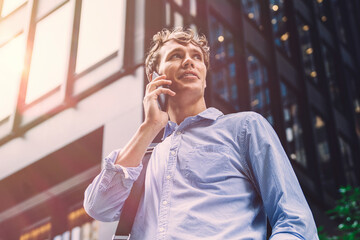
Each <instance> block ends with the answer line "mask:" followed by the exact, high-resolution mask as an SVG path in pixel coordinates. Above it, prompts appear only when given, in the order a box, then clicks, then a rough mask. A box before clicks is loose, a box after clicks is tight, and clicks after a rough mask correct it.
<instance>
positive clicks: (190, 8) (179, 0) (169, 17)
mask: <svg viewBox="0 0 360 240" xmlns="http://www.w3.org/2000/svg"><path fill="white" fill-rule="evenodd" d="M196 15H197V1H196V0H167V1H166V5H165V22H166V25H167V26H168V27H178V26H186V27H191V28H193V29H194V26H195V24H194V17H196ZM195 28H196V26H195Z"/></svg>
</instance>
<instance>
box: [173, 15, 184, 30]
mask: <svg viewBox="0 0 360 240" xmlns="http://www.w3.org/2000/svg"><path fill="white" fill-rule="evenodd" d="M179 26H184V17H183V16H182V15H181V14H180V13H178V12H175V13H174V27H179Z"/></svg>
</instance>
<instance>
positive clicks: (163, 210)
mask: <svg viewBox="0 0 360 240" xmlns="http://www.w3.org/2000/svg"><path fill="white" fill-rule="evenodd" d="M180 135H181V134H177V132H176V133H175V134H174V135H173V136H172V139H171V141H172V144H171V147H170V151H169V155H168V157H169V160H168V163H167V167H166V168H165V174H164V176H166V177H165V178H164V182H163V192H162V195H161V200H160V203H161V204H160V206H159V208H160V209H159V228H158V236H157V238H156V239H165V237H166V229H167V224H168V215H169V211H170V207H171V204H170V203H171V202H170V196H171V189H172V185H173V181H169V180H170V179H172V176H173V174H174V171H175V168H176V161H177V152H178V146H179V141H180ZM165 179H167V181H166V180H165Z"/></svg>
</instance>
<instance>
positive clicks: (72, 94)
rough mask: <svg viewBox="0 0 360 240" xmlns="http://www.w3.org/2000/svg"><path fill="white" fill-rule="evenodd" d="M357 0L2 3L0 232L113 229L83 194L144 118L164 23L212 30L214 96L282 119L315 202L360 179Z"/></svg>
mask: <svg viewBox="0 0 360 240" xmlns="http://www.w3.org/2000/svg"><path fill="white" fill-rule="evenodd" d="M359 10H360V3H359V2H358V1H355V0H345V1H340V0H296V1H295V0H227V1H216V0H206V1H205V0H105V1H104V0H54V1H46V0H0V13H1V15H0V162H1V168H0V191H1V196H2V197H1V198H0V239H4V240H5V239H6V240H13V239H14V240H15V239H21V240H33V239H54V240H70V239H71V240H75V239H84V240H86V239H110V238H111V236H112V234H113V233H114V231H115V227H116V222H114V223H101V222H98V221H95V220H93V219H91V218H90V217H89V216H87V215H86V213H85V211H84V209H83V208H82V202H83V196H84V190H85V188H86V187H87V185H88V184H89V183H90V182H91V181H92V179H93V178H94V177H95V176H96V175H97V174H98V173H99V171H100V169H101V166H102V159H103V158H104V157H105V156H106V155H107V154H108V153H110V151H111V150H113V149H116V148H121V147H122V146H124V145H125V144H126V143H127V141H128V140H129V139H130V138H131V136H132V135H133V134H134V133H135V131H136V129H137V128H138V126H139V125H140V123H141V122H142V120H143V110H142V98H143V96H144V86H145V85H146V83H147V79H146V76H145V71H144V65H143V62H144V57H145V54H146V52H147V50H148V48H149V42H150V40H151V37H152V35H153V34H154V33H156V32H157V31H159V30H161V29H162V28H163V27H173V26H186V27H190V28H192V29H194V30H195V31H198V32H201V33H204V34H206V35H207V36H208V40H209V45H210V49H211V60H210V64H211V69H210V71H209V72H208V76H207V89H206V100H207V104H208V106H214V107H217V108H218V109H220V110H221V111H223V112H224V113H232V112H238V111H249V110H251V111H256V112H258V113H260V114H262V115H263V116H264V117H265V118H266V119H267V120H268V121H269V122H270V123H271V124H272V126H273V127H274V128H275V130H276V132H277V134H278V135H279V138H280V140H281V142H282V144H283V146H284V149H285V150H286V152H287V154H288V157H289V161H290V162H291V163H292V165H293V167H294V170H295V172H296V175H297V177H298V179H299V181H300V184H301V186H302V189H303V191H304V193H305V196H306V198H307V200H308V202H309V205H310V207H311V209H312V211H313V214H314V217H315V220H316V222H317V225H324V226H325V228H326V229H328V230H330V231H331V230H332V228H333V227H334V226H336V225H335V224H334V223H332V222H330V221H329V220H328V218H327V216H326V214H325V211H326V210H327V209H328V208H330V207H332V206H333V205H334V202H335V200H336V199H337V197H338V193H337V189H338V187H339V186H344V185H353V186H358V185H359V181H360V177H359V176H360V150H359V149H360V145H359V144H360V141H359V140H360V44H359V43H360V30H359V29H360V15H358V14H357V12H359Z"/></svg>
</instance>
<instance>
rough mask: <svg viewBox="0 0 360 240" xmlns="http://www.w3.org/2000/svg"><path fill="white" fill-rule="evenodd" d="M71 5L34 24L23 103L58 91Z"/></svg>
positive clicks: (66, 57)
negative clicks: (52, 91) (55, 90)
mask: <svg viewBox="0 0 360 240" xmlns="http://www.w3.org/2000/svg"><path fill="white" fill-rule="evenodd" d="M71 13H72V11H71V8H70V4H69V3H66V4H65V5H64V6H62V7H61V8H59V9H58V10H56V11H55V12H54V13H52V14H50V15H49V16H47V17H46V18H44V19H42V20H41V21H39V22H38V23H37V24H36V32H35V39H34V48H33V53H32V58H31V65H30V72H29V79H28V85H27V92H26V100H25V102H26V103H30V102H32V101H34V100H35V99H37V98H39V97H41V96H42V95H44V94H45V93H47V92H49V91H51V90H53V89H55V88H57V87H58V86H60V84H62V83H63V82H64V81H65V80H66V78H67V70H68V62H69V53H70V44H71V29H72V21H71V20H72V16H71Z"/></svg>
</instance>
